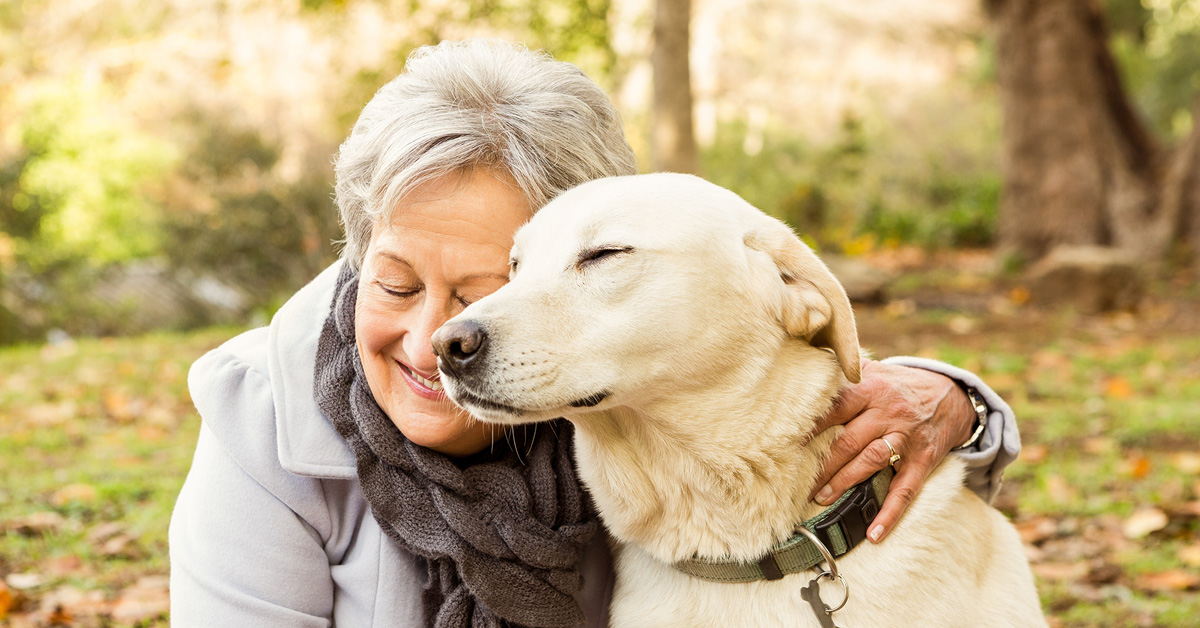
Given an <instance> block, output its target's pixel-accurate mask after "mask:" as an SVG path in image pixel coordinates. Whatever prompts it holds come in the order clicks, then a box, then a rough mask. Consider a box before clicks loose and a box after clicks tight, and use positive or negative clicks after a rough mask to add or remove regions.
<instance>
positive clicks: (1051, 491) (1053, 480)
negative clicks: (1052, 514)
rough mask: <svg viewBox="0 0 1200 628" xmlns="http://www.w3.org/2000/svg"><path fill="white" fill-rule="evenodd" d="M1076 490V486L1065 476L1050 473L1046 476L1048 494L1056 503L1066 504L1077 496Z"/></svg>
mask: <svg viewBox="0 0 1200 628" xmlns="http://www.w3.org/2000/svg"><path fill="white" fill-rule="evenodd" d="M1075 492H1076V491H1075V488H1074V487H1072V486H1071V483H1070V482H1068V481H1067V480H1066V479H1065V478H1063V476H1061V475H1050V476H1047V477H1046V494H1048V495H1049V496H1050V499H1053V500H1054V501H1055V503H1058V504H1066V503H1068V502H1070V501H1071V500H1072V498H1074V497H1075Z"/></svg>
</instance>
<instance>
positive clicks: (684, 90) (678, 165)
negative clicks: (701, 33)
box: [650, 0, 699, 173]
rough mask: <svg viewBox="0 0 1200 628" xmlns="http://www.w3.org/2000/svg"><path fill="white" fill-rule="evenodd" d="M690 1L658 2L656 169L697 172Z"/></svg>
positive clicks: (654, 60)
mask: <svg viewBox="0 0 1200 628" xmlns="http://www.w3.org/2000/svg"><path fill="white" fill-rule="evenodd" d="M691 13H692V9H691V0H657V2H656V3H655V10H654V48H653V50H652V51H651V52H650V63H651V65H652V66H653V68H654V119H653V122H652V124H653V128H652V133H651V144H652V149H653V151H654V157H653V159H654V164H653V167H654V170H657V171H668V172H688V173H696V172H698V170H699V159H698V157H697V154H696V134H695V130H694V125H693V122H692V79H691V66H690V61H689V56H688V46H689V45H690V38H689V36H688V28H689V22H690V21H691Z"/></svg>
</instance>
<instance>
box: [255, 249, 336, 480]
mask: <svg viewBox="0 0 1200 628" xmlns="http://www.w3.org/2000/svg"><path fill="white" fill-rule="evenodd" d="M342 264H343V262H342V261H340V260H339V261H338V262H335V263H334V264H333V265H331V266H330V267H329V268H326V269H325V270H324V271H322V272H321V274H320V275H318V276H317V277H316V278H315V279H313V280H312V281H311V282H309V284H308V285H307V286H305V287H303V288H301V289H300V291H299V292H297V293H296V294H295V295H293V296H292V298H291V299H288V301H287V303H285V304H284V305H283V307H281V308H279V311H278V312H277V313H276V314H275V317H274V318H273V319H271V326H270V330H269V331H268V347H269V350H268V369H269V372H270V380H271V395H272V398H273V401H274V404H275V438H276V444H277V446H278V449H279V462H280V464H281V465H282V466H283V468H284V469H286V470H287V471H289V472H291V473H295V474H297V475H305V476H311V477H319V478H336V479H348V478H353V477H357V473H358V471H357V466H356V465H355V461H354V454H353V452H351V451H350V446H349V445H348V444H347V443H346V441H345V440H344V439H343V438H342V437H341V435H339V434H338V433H337V430H336V429H335V428H334V427H333V423H332V422H331V421H330V420H329V419H328V418H327V417H326V416H325V415H324V413H322V412H321V409H320V408H319V407H318V406H317V402H316V400H315V399H314V398H313V386H314V370H315V368H316V355H317V341H318V340H319V339H320V337H321V329H322V328H323V327H324V325H325V319H326V317H328V316H329V311H330V306H331V304H332V303H333V290H334V285H335V284H336V283H337V276H338V272H339V271H340V270H341V267H342Z"/></svg>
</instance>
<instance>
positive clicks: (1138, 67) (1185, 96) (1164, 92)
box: [1107, 0, 1200, 139]
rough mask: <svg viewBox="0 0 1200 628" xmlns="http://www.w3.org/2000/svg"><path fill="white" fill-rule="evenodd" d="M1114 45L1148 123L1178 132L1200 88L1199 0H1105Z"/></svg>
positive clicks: (1184, 129) (1187, 123)
mask: <svg viewBox="0 0 1200 628" xmlns="http://www.w3.org/2000/svg"><path fill="white" fill-rule="evenodd" d="M1107 5H1108V16H1109V21H1110V23H1111V24H1112V27H1113V39H1112V50H1113V53H1114V55H1115V56H1116V58H1117V60H1118V63H1119V64H1120V67H1121V70H1122V73H1123V75H1124V79H1125V82H1126V86H1127V87H1128V88H1129V90H1130V92H1131V96H1132V97H1133V99H1134V100H1135V101H1136V102H1137V104H1138V106H1139V108H1140V110H1141V111H1143V112H1144V113H1145V114H1146V116H1147V118H1148V119H1149V121H1150V122H1151V124H1152V125H1153V126H1154V127H1155V128H1156V129H1157V130H1158V131H1159V132H1160V133H1161V134H1163V135H1164V136H1166V137H1171V138H1176V139H1178V138H1181V137H1183V136H1184V135H1186V134H1187V133H1188V132H1189V131H1190V130H1191V128H1192V125H1193V124H1194V121H1193V120H1192V112H1193V109H1194V107H1195V103H1196V97H1197V93H1200V0H1140V1H1139V0H1108V1H1107Z"/></svg>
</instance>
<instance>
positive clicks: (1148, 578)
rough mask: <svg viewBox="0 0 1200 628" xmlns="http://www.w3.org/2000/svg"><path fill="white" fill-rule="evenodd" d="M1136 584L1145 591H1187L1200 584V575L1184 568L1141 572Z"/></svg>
mask: <svg viewBox="0 0 1200 628" xmlns="http://www.w3.org/2000/svg"><path fill="white" fill-rule="evenodd" d="M1134 586H1136V587H1137V588H1139V589H1142V590H1144V591H1186V590H1188V589H1194V588H1196V587H1197V586H1200V576H1198V575H1196V574H1194V573H1191V572H1188V571H1184V570H1183V569H1168V570H1166V571H1157V572H1152V573H1144V574H1141V575H1139V576H1138V577H1137V579H1136V580H1135V582H1134Z"/></svg>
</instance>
